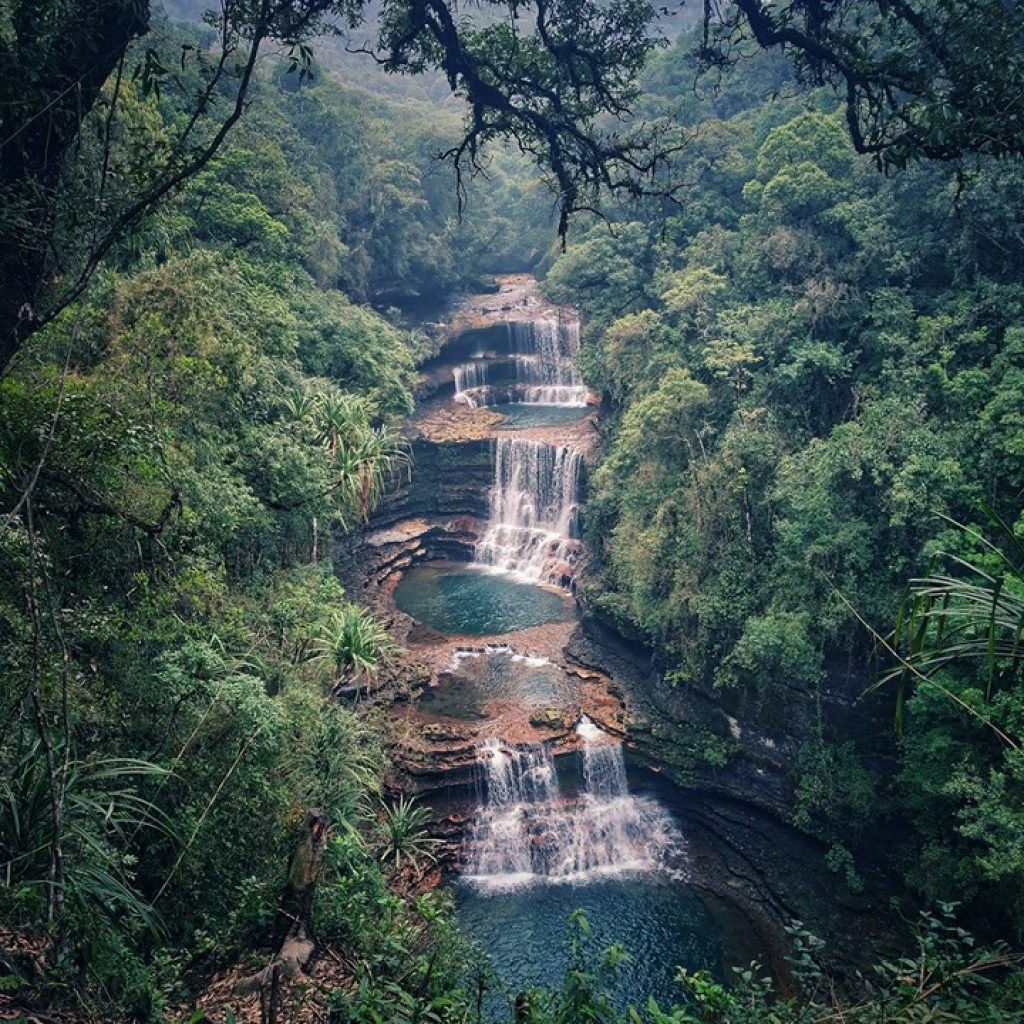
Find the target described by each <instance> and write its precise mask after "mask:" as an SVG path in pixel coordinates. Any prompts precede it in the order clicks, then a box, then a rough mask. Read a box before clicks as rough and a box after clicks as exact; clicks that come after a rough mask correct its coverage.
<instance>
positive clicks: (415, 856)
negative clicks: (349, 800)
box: [380, 796, 441, 871]
mask: <svg viewBox="0 0 1024 1024" xmlns="http://www.w3.org/2000/svg"><path fill="white" fill-rule="evenodd" d="M429 823H430V811H429V810H427V808H426V807H421V806H418V805H417V804H416V803H415V802H414V801H413V800H412V799H411V798H408V797H404V796H400V797H399V798H398V800H396V801H395V802H394V803H392V804H384V806H383V822H382V824H383V826H384V843H383V847H382V849H381V852H380V859H381V860H382V861H383V862H384V863H385V864H390V865H391V866H392V868H393V870H395V871H398V870H400V869H401V867H402V865H403V863H404V864H408V865H409V866H410V867H411V868H412V869H413V870H414V871H418V870H419V866H420V864H421V862H422V861H424V860H427V861H434V860H436V859H437V858H436V848H437V847H438V846H440V845H441V840H440V839H435V838H433V837H432V836H431V835H430V833H429V832H428V831H427V827H428V825H429Z"/></svg>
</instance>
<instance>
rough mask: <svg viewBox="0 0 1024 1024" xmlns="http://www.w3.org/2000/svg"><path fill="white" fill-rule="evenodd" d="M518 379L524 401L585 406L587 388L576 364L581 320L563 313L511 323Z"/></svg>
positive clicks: (539, 403)
mask: <svg viewBox="0 0 1024 1024" xmlns="http://www.w3.org/2000/svg"><path fill="white" fill-rule="evenodd" d="M509 330H510V332H511V334H512V349H513V353H514V359H515V364H516V379H517V381H518V382H519V384H520V385H521V386H522V393H523V401H525V402H530V403H532V404H535V405H568V406H585V405H586V404H587V389H586V387H585V386H584V384H583V378H582V377H581V376H580V372H579V369H578V367H577V360H578V359H579V354H580V324H579V321H578V320H576V319H574V318H570V317H568V316H566V315H564V314H560V315H557V316H544V317H540V318H538V319H536V320H529V321H525V322H522V323H520V322H515V323H511V324H509Z"/></svg>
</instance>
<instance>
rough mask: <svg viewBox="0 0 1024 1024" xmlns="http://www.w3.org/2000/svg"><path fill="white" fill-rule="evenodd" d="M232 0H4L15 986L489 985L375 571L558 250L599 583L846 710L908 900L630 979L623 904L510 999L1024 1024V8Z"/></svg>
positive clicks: (408, 1006)
mask: <svg viewBox="0 0 1024 1024" xmlns="http://www.w3.org/2000/svg"><path fill="white" fill-rule="evenodd" d="M205 6H206V5H205V4H203V3H192V2H186V0H181V2H178V3H173V4H169V5H168V9H167V10H166V11H162V10H158V9H157V8H156V7H154V9H153V11H152V12H151V11H150V10H149V8H148V5H147V4H146V3H136V2H127V0H99V2H91V3H83V2H81V0H36V2H27V0H6V2H4V3H2V4H0V129H2V131H0V134H2V138H0V144H2V157H0V175H2V178H0V189H2V191H0V249H2V255H0V290H2V292H3V299H2V301H0V332H2V336H3V337H2V341H0V722H2V731H0V1019H4V1020H6V1019H11V1020H27V1021H42V1022H49V1021H76V1022H77V1021H140V1022H142V1021H163V1020H166V1021H189V1022H192V1024H198V1022H200V1021H217V1022H221V1021H229V1020H232V1019H234V1017H233V1013H232V1011H230V1010H228V1009H225V1006H227V1002H225V1000H224V999H222V998H221V995H222V993H221V995H218V990H217V984H216V981H215V979H218V978H222V977H226V976H228V975H229V974H230V976H231V977H232V978H234V979H235V980H237V979H238V978H239V977H240V978H242V984H248V985H249V986H250V991H257V990H258V991H259V993H260V997H259V1000H258V1005H257V1009H256V1010H255V1011H254V1012H255V1013H256V1016H255V1017H254V1018H253V1019H255V1020H259V1019H260V1017H261V1016H262V1019H263V1020H264V1021H268V1022H274V1021H281V1022H284V1021H286V1020H288V1021H310V1022H312V1021H331V1022H335V1024H341V1022H367V1024H369V1022H382V1021H389V1022H408V1024H412V1022H431V1021H436V1022H462V1021H478V1020H480V1019H481V1013H482V1012H483V1011H482V1010H481V1006H482V1005H483V1002H484V994H485V992H486V991H487V990H488V987H489V985H490V980H489V977H488V972H487V969H486V967H485V965H484V963H483V960H482V958H481V956H480V953H479V951H478V950H477V949H475V948H474V947H473V945H472V944H471V943H470V942H469V941H468V940H467V939H466V937H465V936H464V935H463V934H462V933H461V932H460V931H459V929H458V927H457V925H456V923H455V920H454V916H453V912H452V905H451V898H450V896H449V894H448V892H447V890H446V889H445V888H443V887H436V886H433V885H430V884H426V879H427V878H428V876H430V875H431V874H432V873H434V864H433V861H434V858H435V852H436V851H435V846H436V842H435V840H434V839H433V838H432V837H431V835H430V834H429V832H428V829H427V826H428V820H429V813H428V811H427V810H426V808H425V807H423V806H421V805H420V804H417V803H415V802H413V801H410V800H409V799H407V798H406V797H405V796H399V795H397V794H396V793H395V792H394V791H393V789H392V788H391V786H390V782H389V769H390V763H391V744H392V737H391V735H390V733H389V731H388V729H387V727H386V724H385V721H384V714H383V711H382V703H381V702H380V701H376V702H367V703H366V705H365V706H364V705H361V704H359V703H356V704H352V703H351V702H345V701H342V700H339V699H337V697H336V696H335V691H336V689H337V688H338V687H339V686H342V685H345V684H347V683H351V682H352V681H356V682H357V683H358V682H365V681H368V680H372V679H374V678H376V677H377V675H378V674H379V673H380V672H381V670H382V668H383V667H385V666H388V665H395V664H398V663H401V661H402V658H403V652H402V651H401V650H400V649H398V648H397V647H396V645H395V643H394V642H393V640H392V638H391V637H390V635H389V633H388V631H387V630H386V629H385V627H384V625H383V624H382V623H381V622H380V621H379V620H378V618H376V617H375V616H374V615H373V614H372V613H371V611H369V610H367V609H366V608H364V607H362V606H361V605H360V604H358V603H355V602H353V601H350V600H349V599H348V598H347V597H346V593H345V591H344V589H343V587H342V585H341V583H340V582H339V580H338V578H337V576H336V573H335V571H334V564H333V557H334V553H335V552H336V550H337V545H338V544H339V543H341V542H342V541H343V540H344V539H345V538H346V536H350V535H358V533H359V531H360V530H361V529H362V528H363V527H364V526H365V524H366V523H367V522H368V521H369V520H370V517H371V515H372V512H373V510H374V508H375V507H376V506H377V504H378V502H379V501H380V500H381V499H382V497H383V496H384V495H385V493H386V492H387V490H388V488H389V487H391V486H393V484H394V482H395V480H396V479H401V478H402V477H403V476H404V475H407V474H408V473H409V471H410V462H411V456H410V448H409V444H408V441H407V439H406V437H405V436H404V435H403V433H402V429H401V428H402V425H403V423H404V421H405V419H406V418H407V417H408V416H409V415H410V414H411V413H412V411H413V408H414V401H413V394H414V387H415V385H416V379H417V368H418V367H419V366H420V365H422V364H423V363H424V362H425V361H427V360H429V359H430V358H432V357H433V356H435V355H436V354H437V351H438V345H439V340H438V337H437V335H436V334H434V333H432V332H431V331H430V330H429V329H428V328H429V324H430V322H431V320H430V318H431V316H433V315H434V313H435V312H436V310H438V309H440V308H441V307H442V306H443V305H444V303H445V302H446V301H448V300H449V299H451V298H452V297H454V296H456V295H458V294H460V293H463V292H467V291H480V290H485V289H486V288H487V287H488V286H489V285H488V281H489V276H490V275H494V274H498V273H509V272H515V271H529V272H532V273H533V274H536V275H537V277H538V278H540V280H541V287H542V289H543V291H544V293H545V295H546V296H547V297H548V298H550V300H551V301H552V302H556V303H561V304H565V305H571V306H574V307H576V308H578V309H579V310H580V313H581V318H582V325H583V328H582V349H581V367H582V372H583V376H584V378H585V380H586V383H587V384H588V385H589V386H590V388H592V389H593V390H594V391H595V392H596V393H597V394H598V395H599V396H600V403H601V405H600V410H601V415H600V435H601V436H600V441H601V448H602V457H601V461H600V463H599V465H598V466H597V467H596V469H594V470H593V472H591V473H590V474H589V478H588V481H587V484H588V487H587V499H586V502H585V505H584V507H583V509H582V516H581V518H582V523H583V536H584V539H585V540H586V543H587V546H588V549H589V552H590V555H589V559H588V560H587V562H586V563H585V565H584V567H583V570H582V572H581V574H580V577H579V579H578V580H577V583H576V586H577V598H578V600H579V601H580V604H581V606H582V607H583V609H584V613H585V615H586V616H588V617H591V618H593V619H595V620H600V621H601V622H602V623H604V624H605V625H607V626H609V627H612V628H614V629H615V630H616V631H617V632H618V633H619V634H620V635H621V636H622V637H624V638H626V640H628V641H629V642H630V643H633V644H635V645H637V646H638V647H641V648H643V649H644V650H646V651H648V652H650V655H651V657H652V658H653V659H654V663H655V664H656V666H657V669H658V672H659V674H660V675H661V677H662V678H663V679H664V680H665V682H666V683H667V684H669V685H671V686H672V687H674V688H677V689H678V690H679V691H680V692H686V691H687V690H692V691H700V692H701V693H703V694H706V695H709V696H710V698H711V699H712V700H713V701H715V702H716V703H717V704H719V705H720V706H721V707H722V708H724V709H726V710H727V711H729V713H731V714H738V715H741V716H744V717H745V719H746V720H751V721H755V722H760V723H765V724H768V725H782V726H784V727H785V728H786V729H787V730H788V731H789V732H790V733H791V734H792V735H793V736H795V737H796V738H797V742H798V752H797V756H796V757H795V758H794V759H793V761H792V764H791V765H790V766H789V784H790V787H791V790H790V795H791V801H790V804H789V808H788V812H787V814H788V818H787V821H788V824H789V825H791V826H793V827H794V828H795V829H797V830H799V831H801V832H803V833H806V834H807V835H809V836H811V837H814V839H815V840H818V841H820V842H821V844H822V849H823V850H824V851H825V853H824V854H823V856H824V858H825V861H826V870H828V871H830V872H832V873H833V874H834V885H835V887H836V888H837V890H839V889H842V891H844V892H847V893H851V894H856V893H858V892H859V891H860V890H861V888H862V887H863V884H864V874H865V871H871V872H878V871H882V872H885V873H886V874H887V875H888V877H890V878H891V879H892V880H893V881H892V886H893V888H892V892H893V893H894V895H893V900H894V901H895V906H896V909H897V911H898V914H899V915H900V916H902V918H903V919H904V921H905V923H906V928H905V932H904V933H903V934H901V935H899V936H895V935H894V936H893V942H892V943H891V944H890V946H889V947H888V948H880V949H873V950H867V951H865V957H866V959H865V962H864V963H861V964H856V965H851V964H842V963H837V962H836V961H835V960H834V959H830V955H829V942H828V939H829V936H827V935H822V936H815V935H813V934H811V933H810V932H809V931H808V929H807V928H806V927H804V925H802V924H800V923H799V922H795V923H794V924H793V931H792V935H791V939H792V951H791V957H790V961H789V968H788V971H787V975H788V976H787V977H786V978H785V979H783V980H779V979H777V978H776V979H773V978H772V977H771V976H770V974H769V972H768V971H767V970H765V969H763V968H762V967H761V966H759V965H757V964H752V965H750V967H749V968H746V969H743V970H740V971H737V972H736V973H735V977H733V978H730V979H728V980H727V981H726V980H722V979H716V978H714V977H712V976H710V975H708V974H705V973H703V972H692V973H688V972H686V971H683V972H681V974H680V978H679V996H678V1004H677V1005H676V1006H674V1007H668V1006H659V1005H657V1004H656V1003H653V1002H652V1003H650V1004H648V1005H639V1006H635V1007H632V1008H629V1009H626V1010H623V1009H622V1008H620V1007H618V1006H616V1005H615V1003H614V1001H613V1000H612V999H611V998H610V997H609V996H608V994H607V990H606V981H607V979H608V977H609V976H611V975H613V974H614V971H615V969H616V963H617V962H619V961H620V960H621V959H622V958H624V957H626V956H628V954H629V951H628V950H621V949H618V948H615V947H613V948H612V949H610V950H605V949H602V948H599V947H596V946H595V944H594V943H593V942H588V940H587V935H588V927H587V922H586V920H585V918H582V917H579V916H577V917H573V918H572V920H571V921H569V922H568V923H567V925H566V928H567V940H566V941H567V942H570V943H571V949H572V968H571V970H569V971H568V972H567V974H566V976H565V979H564V983H563V985H562V986H561V987H560V988H556V989H554V990H546V991H534V992H531V993H529V994H528V995H523V996H522V997H521V998H519V999H517V1000H516V1001H515V1003H514V1005H512V1004H510V1005H509V1006H508V1009H507V1013H506V1014H505V1016H504V1017H503V1018H497V1019H506V1020H509V1021H513V1020H514V1021H516V1022H531V1024H575V1022H581V1021H600V1022H609V1024H611V1022H616V1024H617V1022H619V1021H623V1022H625V1021H629V1022H632V1024H641V1022H650V1024H669V1022H673V1024H683V1022H686V1024H755V1022H756V1024H767V1022H774V1024H812V1022H814V1024H823V1022H827V1021H835V1022H845V1024H882V1022H907V1024H912V1022H914V1024H916V1022H920V1024H925V1022H932V1021H935V1022H938V1021H949V1022H954V1021H957V1022H960V1021H962V1022H967V1024H975V1022H977V1024H1002V1022H1006V1024H1010V1022H1014V1021H1020V1020H1022V1019H1024V751H1022V744H1024V679H1022V672H1021V669H1022V664H1024V168H1022V164H1021V160H1020V157H1021V151H1022V149H1024V89H1022V87H1021V86H1022V82H1024V35H1022V32H1024V13H1022V10H1021V8H1020V5H1008V4H1003V3H1002V2H997V0H905V2H904V0H899V2H895V0H893V2H890V0H851V2H850V3H846V4H827V3H819V2H817V0H799V2H797V0H794V2H792V3H790V2H785V3H778V4H772V5H770V6H762V4H760V3H759V2H758V0H739V2H737V3H736V4H735V5H728V6H722V7H721V9H719V7H718V5H716V4H712V5H710V6H701V7H699V9H693V10H691V9H690V8H689V7H684V8H683V9H682V12H681V13H676V14H675V16H674V17H673V18H671V19H669V20H668V21H667V22H662V23H661V27H660V28H659V27H658V22H657V21H656V19H655V18H654V12H653V10H651V9H650V8H649V7H648V5H647V4H646V3H642V2H640V0H612V2H610V3H594V2H592V0H553V2H549V0H543V2H542V0H537V2H535V3H531V4H518V3H517V4H502V3H495V4H489V3H488V4H481V5H479V7H477V6H470V7H469V8H467V9H466V10H465V11H463V10H462V9H461V8H456V6H455V5H454V4H450V3H447V2H444V0H423V2H421V0H385V2H382V3H380V4H375V5H373V6H372V7H371V6H369V5H366V6H365V9H364V4H363V3H362V2H361V0H346V2H341V3H337V2H336V3H326V2H318V0H302V2H294V0H277V3H273V2H271V0H253V2H248V0H246V2H244V3H242V2H239V0H230V2H226V3H225V4H224V5H223V6H222V8H221V9H220V10H219V11H218V12H216V13H214V14H213V15H210V16H207V17H206V18H205V20H202V18H201V17H200V16H201V15H202V12H203V10H204V9H205ZM342 30H344V32H345V33H346V34H345V35H344V36H339V35H338V34H337V33H339V32H341V31H342ZM360 33H362V35H361V34H360ZM665 33H670V34H671V35H672V36H673V38H672V40H671V41H667V40H665V39H663V38H661V36H662V35H663V34H665ZM364 36H365V37H366V38H369V39H371V40H372V42H371V43H370V44H366V43H365V42H360V40H363V38H364ZM346 40H347V41H348V42H347V43H346ZM366 48H369V49H373V50H374V54H375V56H376V62H377V63H380V64H383V67H384V70H385V71H387V72H392V73H391V74H383V73H381V72H380V71H379V70H378V68H377V66H376V64H375V62H374V59H373V57H370V56H367V55H365V54H361V53H356V52H353V51H356V50H360V49H366ZM441 153H447V154H448V157H449V158H448V160H447V161H441V160H438V159H437V157H438V154H441ZM453 161H455V162H456V163H457V165H458V167H459V171H458V175H456V173H455V172H454V171H453V169H452V162H453ZM425 325H426V326H425ZM840 687H846V689H847V690H852V691H855V692H856V693H857V694H862V695H863V699H862V700H857V701H855V702H854V703H853V705H852V706H851V707H847V708H846V711H845V712H844V713H842V714H839V713H837V712H836V710H835V706H834V701H832V699H831V696H830V695H832V694H834V693H835V691H836V690H837V688H840ZM664 729H665V730H667V733H666V734H665V738H664V740H663V742H664V746H665V749H666V751H667V752H668V751H674V752H675V753H673V754H672V756H673V757H677V756H678V751H679V750H680V749H685V750H686V752H687V753H686V757H687V758H688V760H687V770H690V769H692V768H693V767H694V766H700V767H701V769H702V770H712V771H714V770H720V769H724V768H725V766H727V765H728V764H729V762H730V759H731V758H732V757H733V756H734V754H735V741H734V738H733V737H731V736H730V735H728V734H725V735H718V734H714V733H711V732H707V731H704V730H699V729H693V728H691V727H689V726H688V725H687V724H686V723H685V722H682V723H676V724H671V723H670V724H669V725H666V726H664ZM673 730H675V734H672V731H673ZM659 742H662V741H660V740H659ZM668 759H669V755H668V753H666V760H668ZM889 909H892V908H889ZM313 948H315V949H316V950H318V951H319V955H320V957H321V960H322V961H323V963H324V964H325V965H328V966H325V968H324V969H323V971H322V972H321V973H319V974H318V975H317V977H316V981H315V983H313V984H309V983H304V982H303V981H302V971H301V969H300V964H301V963H304V962H305V961H306V960H308V959H309V956H310V953H311V951H312V949H313ZM225 972H227V974H225ZM231 972H234V973H233V974H231ZM207 997H208V999H209V1001H208V1002H207V1003H205V1004H204V998H207ZM207 1014H208V1016H207Z"/></svg>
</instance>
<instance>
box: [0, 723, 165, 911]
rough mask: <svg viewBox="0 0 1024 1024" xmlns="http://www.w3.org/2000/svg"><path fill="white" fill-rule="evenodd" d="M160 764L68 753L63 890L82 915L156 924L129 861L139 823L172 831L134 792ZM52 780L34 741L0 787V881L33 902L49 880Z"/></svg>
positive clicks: (161, 771) (153, 775)
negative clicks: (1, 872) (0, 875)
mask: <svg viewBox="0 0 1024 1024" xmlns="http://www.w3.org/2000/svg"><path fill="white" fill-rule="evenodd" d="M166 775H167V772H166V770H165V769H163V768H160V767H158V766H157V765H154V764H151V763H150V762H148V761H140V760H136V759H133V758H117V757H106V758H88V759H83V760H79V759H69V761H68V766H67V775H66V780H65V783H64V787H63V815H62V819H61V837H60V838H61V845H62V850H63V869H64V870H63V889H64V892H63V895H64V902H65V904H66V905H67V906H68V907H73V908H77V910H78V912H79V914H80V915H81V916H82V919H83V920H88V919H89V917H90V916H91V915H94V914H96V915H99V916H101V917H118V916H121V915H127V916H129V917H132V918H134V919H136V920H138V921H140V922H141V923H143V924H144V925H145V926H147V927H149V928H153V929H155V928H156V927H157V918H156V915H155V914H154V912H153V910H152V907H151V906H150V905H149V903H147V902H146V900H145V899H144V898H143V897H142V895H141V894H140V893H139V892H138V891H137V890H136V889H135V888H134V886H133V882H132V877H131V873H130V870H129V866H130V864H131V847H132V845H133V840H134V839H135V837H136V835H137V834H138V833H139V831H140V830H141V829H144V828H146V829H155V830H157V831H160V832H163V833H165V834H170V827H169V824H168V822H167V819H166V817H165V816H164V815H163V813H162V812H161V811H160V810H159V809H158V808H157V807H156V806H155V805H154V804H153V803H151V802H150V801H148V800H146V799H145V798H144V797H142V796H141V795H139V793H138V792H137V790H138V786H139V784H140V783H141V782H143V781H146V780H149V779H153V778H163V777H165V776H166ZM49 787H50V781H49V779H48V775H47V769H46V760H45V757H44V752H43V748H42V744H41V743H40V742H39V741H36V742H35V743H34V744H32V745H31V746H30V747H29V748H28V749H27V750H26V751H25V753H24V754H23V755H22V756H21V758H20V759H19V760H18V761H17V763H16V764H15V765H14V768H13V770H12V771H11V772H10V774H9V776H8V778H7V779H6V780H5V782H4V783H3V785H2V786H0V859H2V860H3V862H4V863H5V878H4V882H5V883H6V884H7V885H8V886H9V887H10V888H11V889H12V890H13V891H16V892H18V893H19V894H20V897H21V899H22V900H27V901H28V902H31V901H32V899H33V896H34V895H35V896H37V897H38V901H39V902H40V903H45V902H46V897H45V893H46V891H47V890H48V889H49V887H50V886H51V884H52V881H51V879H50V877H49V857H48V854H47V851H48V850H49V849H50V847H51V845H52V842H53V818H52V816H51V814H50V796H49Z"/></svg>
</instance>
